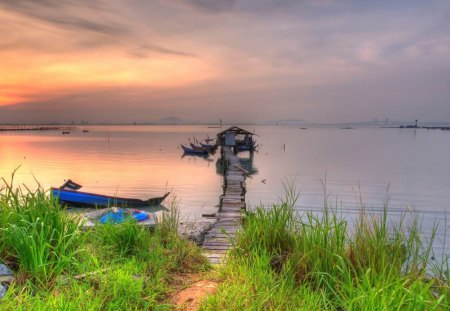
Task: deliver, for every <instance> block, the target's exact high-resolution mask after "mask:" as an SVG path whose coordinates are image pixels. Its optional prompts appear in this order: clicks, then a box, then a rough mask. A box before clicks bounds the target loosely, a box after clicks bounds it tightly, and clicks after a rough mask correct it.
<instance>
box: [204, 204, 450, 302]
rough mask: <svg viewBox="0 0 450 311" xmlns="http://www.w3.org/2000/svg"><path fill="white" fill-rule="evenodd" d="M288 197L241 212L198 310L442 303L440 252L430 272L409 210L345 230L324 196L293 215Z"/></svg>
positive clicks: (365, 219)
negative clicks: (319, 205) (214, 286)
mask: <svg viewBox="0 0 450 311" xmlns="http://www.w3.org/2000/svg"><path fill="white" fill-rule="evenodd" d="M292 197H293V196H292V195H291V196H290V198H292ZM293 202H295V200H286V203H282V204H280V205H278V206H273V207H272V208H270V209H264V208H257V209H256V210H255V211H254V212H253V213H249V214H248V216H247V218H246V222H245V225H244V226H243V229H242V230H241V232H240V233H239V234H238V235H237V237H236V239H235V241H234V244H235V248H234V250H232V251H231V252H229V254H228V260H227V264H226V265H224V266H223V267H222V268H220V274H221V279H222V280H223V283H222V285H221V286H220V287H219V291H218V292H217V293H216V294H215V295H213V296H210V297H209V298H207V299H206V300H205V301H204V303H203V304H202V307H201V310H325V309H326V310H448V309H449V308H450V300H449V295H450V288H449V278H448V273H447V275H446V274H445V273H444V272H443V271H444V268H445V267H448V258H444V261H443V263H442V264H441V265H435V266H434V268H435V269H434V271H437V272H438V273H435V274H434V275H433V276H430V274H429V271H430V267H431V266H430V264H431V263H432V262H433V261H432V260H431V254H432V248H431V243H432V241H429V242H430V244H428V245H429V246H426V247H425V246H424V245H423V243H422V238H421V236H420V228H419V226H418V223H419V222H418V220H417V218H416V217H415V216H412V219H413V221H412V222H409V225H408V226H407V225H406V221H405V217H406V215H404V216H402V217H401V218H400V219H399V221H398V222H397V223H396V224H391V223H388V220H387V206H386V208H385V210H384V212H383V213H382V214H381V215H369V214H366V213H361V216H360V219H359V221H358V223H357V225H356V227H355V228H354V229H352V230H350V228H349V226H348V223H347V221H345V220H343V219H342V218H340V217H339V216H338V215H337V214H336V213H335V211H333V210H332V209H330V208H329V206H328V204H327V203H326V202H325V206H324V211H323V214H322V215H321V216H317V215H314V214H313V213H305V214H303V215H298V214H296V213H295V212H294V210H293V208H292V206H293ZM350 232H352V233H350ZM433 232H435V230H434V231H433Z"/></svg>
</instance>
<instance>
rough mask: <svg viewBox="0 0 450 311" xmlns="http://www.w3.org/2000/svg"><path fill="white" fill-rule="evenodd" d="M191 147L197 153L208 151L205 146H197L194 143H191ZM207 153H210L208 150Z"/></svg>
mask: <svg viewBox="0 0 450 311" xmlns="http://www.w3.org/2000/svg"><path fill="white" fill-rule="evenodd" d="M190 145H191V148H192V149H193V150H195V151H204V150H206V148H203V146H197V145H194V144H193V143H190ZM206 151H208V150H206Z"/></svg>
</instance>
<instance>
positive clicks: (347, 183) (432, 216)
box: [0, 126, 450, 253]
mask: <svg viewBox="0 0 450 311" xmlns="http://www.w3.org/2000/svg"><path fill="white" fill-rule="evenodd" d="M85 128H87V129H89V132H88V133H82V132H81V131H75V132H72V133H71V134H70V135H62V134H61V132H42V133H41V132H26V133H18V132H15V133H13V132H8V133H0V163H1V165H0V176H1V177H4V178H6V179H9V176H10V175H11V173H12V171H13V170H14V169H15V168H17V167H19V166H20V169H19V170H18V171H17V173H16V178H15V180H16V183H25V184H26V185H27V186H29V187H34V186H35V185H36V182H35V179H34V178H36V179H37V180H38V181H39V182H40V183H41V185H42V186H43V187H44V188H49V187H51V186H59V185H60V184H62V183H63V182H64V179H67V178H71V179H73V180H74V181H76V182H78V183H81V184H82V185H83V186H84V187H83V189H84V190H86V191H95V192H101V193H107V194H118V195H123V196H133V197H139V198H142V199H145V198H148V197H151V196H159V195H161V194H163V193H164V192H165V191H166V190H169V191H171V192H172V194H173V198H175V199H176V200H177V201H178V206H179V207H180V209H181V210H182V214H183V217H184V218H189V219H190V220H194V219H198V218H200V217H201V214H202V213H211V212H214V211H216V205H217V204H218V202H219V198H218V197H219V195H220V194H221V191H222V189H221V183H222V182H221V176H220V174H219V173H220V170H221V167H220V165H218V162H217V157H218V155H219V153H217V154H216V155H214V156H210V157H209V158H207V159H204V158H199V157H190V156H186V157H182V152H181V149H180V143H185V144H188V139H189V138H190V139H191V141H193V140H194V138H197V139H199V140H200V139H203V138H205V137H207V136H209V137H215V134H216V133H217V132H218V131H219V129H217V128H208V127H206V126H90V127H85ZM244 128H246V129H247V130H250V131H255V132H256V134H257V135H259V136H258V137H256V140H257V143H258V145H259V146H260V150H259V152H258V153H255V154H254V156H253V157H252V158H251V157H249V154H248V153H244V154H242V155H241V156H242V157H243V165H244V166H246V168H247V169H249V170H252V172H253V175H252V178H251V179H250V178H249V179H247V185H248V187H247V188H248V192H247V196H246V199H247V202H248V204H249V205H250V206H251V207H256V206H258V205H260V204H264V205H270V204H272V203H276V202H278V201H279V197H280V196H282V195H283V194H284V190H283V182H284V183H286V181H288V182H291V183H292V182H294V183H295V185H296V188H297V189H298V190H299V191H300V198H299V201H298V203H297V207H298V209H299V210H313V211H316V212H320V211H321V209H322V208H323V201H324V197H325V193H326V197H327V200H328V201H329V202H332V204H333V206H337V207H339V210H340V211H342V213H343V215H344V216H345V217H348V219H349V220H350V221H351V220H352V219H354V216H355V215H356V210H357V209H359V207H360V206H361V204H360V203H359V201H360V199H359V198H360V197H362V202H363V203H364V207H365V208H366V209H369V210H373V211H380V210H382V208H383V201H384V200H385V199H386V197H387V193H388V187H389V196H390V201H389V207H388V210H389V215H390V217H391V219H392V220H395V219H397V217H396V216H398V215H399V213H401V212H404V211H406V210H413V211H417V212H418V213H419V214H420V215H421V216H422V219H423V231H424V236H425V237H427V236H429V234H430V232H431V228H432V226H433V224H434V222H435V221H436V220H439V221H440V222H441V224H440V229H439V234H438V237H437V241H436V249H437V251H438V252H439V251H441V250H442V249H443V248H444V251H445V252H447V253H448V252H449V250H450V245H449V244H450V243H444V238H445V229H446V228H445V227H446V226H447V227H448V226H449V225H450V223H449V224H446V223H445V221H446V220H447V219H449V218H450V217H449V216H448V215H447V214H448V212H450V191H449V186H450V132H449V131H440V130H424V129H417V130H414V129H382V128H356V129H352V130H340V129H337V128H319V127H317V128H314V127H313V128H309V129H307V130H301V129H300V128H299V127H281V126H280V127H274V126H267V127H262V126H247V127H244ZM324 185H326V190H325V187H324ZM169 201H170V200H169ZM444 244H445V246H444Z"/></svg>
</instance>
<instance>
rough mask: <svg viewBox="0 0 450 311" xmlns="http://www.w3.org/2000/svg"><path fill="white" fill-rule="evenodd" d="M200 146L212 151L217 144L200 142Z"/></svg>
mask: <svg viewBox="0 0 450 311" xmlns="http://www.w3.org/2000/svg"><path fill="white" fill-rule="evenodd" d="M200 146H202V148H204V149H206V150H208V151H214V150H216V149H217V145H216V144H214V145H212V144H202V143H200Z"/></svg>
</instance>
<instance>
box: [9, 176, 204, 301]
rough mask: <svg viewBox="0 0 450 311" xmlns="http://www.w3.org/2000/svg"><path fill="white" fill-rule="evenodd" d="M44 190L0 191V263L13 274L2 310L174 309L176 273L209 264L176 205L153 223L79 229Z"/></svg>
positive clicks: (192, 271) (197, 269) (78, 223)
mask: <svg viewBox="0 0 450 311" xmlns="http://www.w3.org/2000/svg"><path fill="white" fill-rule="evenodd" d="M81 224H82V223H80V220H78V219H76V218H74V217H73V216H71V215H69V214H68V213H67V212H66V211H65V210H63V209H62V208H61V207H60V206H59V204H58V202H57V200H55V198H51V197H49V196H48V193H46V192H44V191H42V190H38V191H36V192H29V191H24V192H22V191H21V190H20V189H18V188H15V189H14V188H13V187H11V186H10V185H9V184H7V183H4V185H3V189H2V191H1V192H0V262H3V263H6V264H7V265H8V266H9V267H11V268H12V269H13V270H14V271H15V277H16V281H15V282H14V283H13V284H12V285H11V286H10V288H9V289H8V292H7V295H6V296H5V297H4V298H3V299H2V300H0V310H149V309H153V310H171V309H173V308H172V306H171V304H170V301H169V300H168V297H169V296H170V294H171V293H172V292H173V291H174V290H175V288H176V287H177V286H179V285H177V284H175V281H174V280H176V279H177V275H179V274H180V273H194V272H196V273H198V272H204V271H207V270H209V269H210V265H209V263H208V262H207V259H206V258H205V257H204V256H203V255H202V254H201V250H200V249H199V248H198V247H197V246H196V245H195V244H194V243H192V242H190V241H187V240H184V239H182V238H180V237H179V236H178V234H177V225H178V215H177V213H176V209H172V210H171V213H170V212H169V213H167V214H164V215H163V216H162V217H161V218H160V219H158V226H157V228H156V229H146V228H143V227H141V226H138V225H137V223H136V222H134V221H130V222H125V223H123V224H121V225H101V226H96V227H95V228H93V229H91V230H88V231H83V230H81V229H80V228H81V227H80V225H81Z"/></svg>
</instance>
